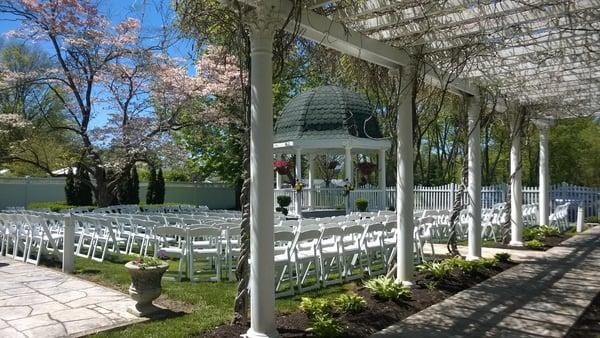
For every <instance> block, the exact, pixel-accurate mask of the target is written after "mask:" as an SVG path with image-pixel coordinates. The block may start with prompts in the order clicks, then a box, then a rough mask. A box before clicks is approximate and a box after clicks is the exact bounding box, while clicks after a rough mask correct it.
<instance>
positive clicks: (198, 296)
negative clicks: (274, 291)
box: [75, 256, 356, 337]
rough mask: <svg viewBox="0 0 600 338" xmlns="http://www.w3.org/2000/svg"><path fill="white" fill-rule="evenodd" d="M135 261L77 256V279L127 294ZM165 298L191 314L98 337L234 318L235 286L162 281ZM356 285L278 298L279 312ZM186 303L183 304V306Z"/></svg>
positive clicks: (151, 333) (185, 333)
mask: <svg viewBox="0 0 600 338" xmlns="http://www.w3.org/2000/svg"><path fill="white" fill-rule="evenodd" d="M131 259H134V257H133V256H130V257H127V256H120V257H116V256H111V257H108V258H107V259H105V260H104V262H103V263H100V262H96V261H92V260H89V259H85V258H80V257H77V258H76V261H75V275H76V276H77V277H80V278H83V279H86V280H90V281H93V282H96V283H98V284H102V285H104V286H108V287H111V288H114V289H117V290H119V291H122V292H124V293H127V289H128V288H129V284H130V278H129V274H128V273H127V270H126V269H125V267H124V264H125V263H126V262H127V261H128V260H131ZM176 271H177V262H176V261H171V262H170V271H169V272H167V274H168V276H175V275H176ZM162 286H163V295H165V296H166V297H167V298H168V300H169V301H177V302H181V304H180V305H185V307H187V308H192V309H193V310H192V312H191V313H189V314H183V315H181V314H179V315H174V316H172V317H170V318H166V319H158V320H153V321H148V322H144V323H140V324H134V325H130V326H128V327H125V328H121V329H115V330H112V331H108V332H101V333H98V334H96V336H97V337H142V336H143V337H189V336H192V335H201V334H202V333H204V332H207V331H210V330H211V329H213V328H215V327H216V326H219V325H221V324H224V323H228V322H229V321H230V320H231V318H232V312H233V301H234V297H235V292H236V291H235V290H236V283H235V282H229V281H222V282H218V283H216V282H193V283H192V282H189V281H187V280H184V281H182V282H175V281H169V280H163V282H162ZM355 287H356V285H355V284H354V283H348V284H345V285H338V286H329V287H327V288H325V289H320V290H316V291H313V292H306V293H303V294H302V295H301V296H300V295H296V296H294V297H288V298H283V299H278V300H277V302H276V305H277V309H278V311H279V312H289V311H293V310H295V309H297V307H298V305H299V303H300V298H301V297H307V296H308V297H335V296H337V295H339V294H340V293H344V292H346V291H347V290H351V289H354V288H355ZM183 303H184V304H183Z"/></svg>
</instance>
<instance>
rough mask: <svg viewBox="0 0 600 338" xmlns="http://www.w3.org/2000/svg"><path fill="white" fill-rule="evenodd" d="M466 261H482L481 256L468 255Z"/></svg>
mask: <svg viewBox="0 0 600 338" xmlns="http://www.w3.org/2000/svg"><path fill="white" fill-rule="evenodd" d="M465 259H466V260H468V261H476V260H478V259H481V256H471V255H467V257H465Z"/></svg>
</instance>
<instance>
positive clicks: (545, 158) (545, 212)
mask: <svg viewBox="0 0 600 338" xmlns="http://www.w3.org/2000/svg"><path fill="white" fill-rule="evenodd" d="M533 122H534V123H535V125H536V126H537V128H538V130H539V132H540V171H539V197H538V201H539V220H538V221H539V224H540V225H548V224H549V223H550V220H549V218H550V203H551V199H550V168H549V167H550V147H549V146H548V137H549V135H548V134H549V132H550V127H552V124H553V121H552V120H550V119H536V120H534V121H533Z"/></svg>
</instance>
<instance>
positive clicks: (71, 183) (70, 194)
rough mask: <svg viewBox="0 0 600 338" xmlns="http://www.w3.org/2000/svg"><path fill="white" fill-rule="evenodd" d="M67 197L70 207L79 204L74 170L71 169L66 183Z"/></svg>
mask: <svg viewBox="0 0 600 338" xmlns="http://www.w3.org/2000/svg"><path fill="white" fill-rule="evenodd" d="M65 197H66V199H67V203H66V204H68V205H75V204H76V203H77V191H76V189H75V175H73V170H72V169H71V168H69V171H68V172H67V178H66V181H65Z"/></svg>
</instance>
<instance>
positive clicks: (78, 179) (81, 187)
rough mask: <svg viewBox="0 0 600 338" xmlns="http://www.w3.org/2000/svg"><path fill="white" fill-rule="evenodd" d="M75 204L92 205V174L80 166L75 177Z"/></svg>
mask: <svg viewBox="0 0 600 338" xmlns="http://www.w3.org/2000/svg"><path fill="white" fill-rule="evenodd" d="M74 184H75V195H76V199H75V204H74V205H76V206H85V205H92V204H94V203H93V200H92V179H91V178H90V174H89V173H88V172H87V171H86V170H85V168H83V166H79V167H78V168H77V174H76V175H75V181H74Z"/></svg>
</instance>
